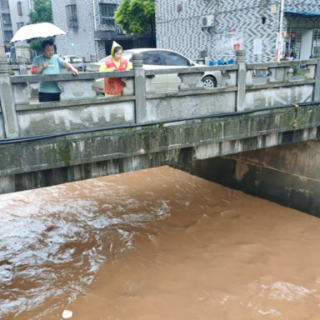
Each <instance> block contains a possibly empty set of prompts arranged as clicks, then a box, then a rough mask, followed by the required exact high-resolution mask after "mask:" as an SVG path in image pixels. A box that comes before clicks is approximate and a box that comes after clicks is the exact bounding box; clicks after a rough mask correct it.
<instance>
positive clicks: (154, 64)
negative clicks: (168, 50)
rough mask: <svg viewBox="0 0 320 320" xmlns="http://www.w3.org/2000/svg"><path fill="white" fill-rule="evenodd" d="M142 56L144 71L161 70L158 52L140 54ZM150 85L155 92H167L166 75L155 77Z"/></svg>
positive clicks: (161, 65) (151, 51)
mask: <svg viewBox="0 0 320 320" xmlns="http://www.w3.org/2000/svg"><path fill="white" fill-rule="evenodd" d="M141 53H142V55H143V67H144V68H145V69H146V70H158V69H159V70H162V69H163V64H162V60H161V56H160V54H159V51H158V50H150V51H143V52H141ZM152 84H153V85H154V87H155V90H156V91H167V90H168V75H167V74H160V75H156V76H155V78H154V79H153V80H152Z"/></svg>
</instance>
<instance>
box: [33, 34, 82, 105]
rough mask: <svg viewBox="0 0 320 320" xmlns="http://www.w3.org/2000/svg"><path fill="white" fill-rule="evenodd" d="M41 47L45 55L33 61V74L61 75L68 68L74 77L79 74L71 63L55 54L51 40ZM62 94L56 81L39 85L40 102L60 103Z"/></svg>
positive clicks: (43, 43)
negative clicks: (63, 69) (62, 70)
mask: <svg viewBox="0 0 320 320" xmlns="http://www.w3.org/2000/svg"><path fill="white" fill-rule="evenodd" d="M41 47H42V50H43V54H41V55H39V56H37V57H36V58H35V59H34V60H33V62H32V67H31V74H52V75H53V74H60V73H61V69H62V68H67V69H68V70H70V71H71V72H72V73H73V74H74V75H78V74H79V72H78V70H77V69H76V68H74V67H73V66H72V65H71V64H70V63H69V62H67V61H65V60H63V59H62V58H61V57H59V56H58V55H57V54H55V53H54V46H53V42H52V41H51V40H45V41H43V42H42V44H41ZM61 92H62V90H61V87H60V86H59V85H58V83H57V82H56V81H41V82H40V83H39V102H47V101H60V94H61Z"/></svg>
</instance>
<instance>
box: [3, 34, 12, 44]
mask: <svg viewBox="0 0 320 320" xmlns="http://www.w3.org/2000/svg"><path fill="white" fill-rule="evenodd" d="M12 37H13V33H12V31H4V42H10V40H11V39H12Z"/></svg>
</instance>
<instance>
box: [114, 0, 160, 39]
mask: <svg viewBox="0 0 320 320" xmlns="http://www.w3.org/2000/svg"><path fill="white" fill-rule="evenodd" d="M114 19H115V23H116V24H120V25H121V27H122V29H123V30H124V32H125V33H126V35H129V34H131V33H134V34H136V35H138V36H141V35H142V34H143V33H144V32H146V31H148V30H151V34H152V36H153V37H154V32H155V1H154V0H122V2H121V3H120V5H119V7H118V9H117V11H116V12H115V15H114Z"/></svg>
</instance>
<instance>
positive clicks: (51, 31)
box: [10, 22, 66, 42]
mask: <svg viewBox="0 0 320 320" xmlns="http://www.w3.org/2000/svg"><path fill="white" fill-rule="evenodd" d="M61 34H66V33H65V32H64V31H63V30H61V29H60V28H58V27H57V26H55V25H54V24H52V23H49V22H41V23H35V24H28V25H26V26H24V27H22V28H20V29H19V30H18V31H17V32H16V34H15V35H14V37H13V38H12V39H11V41H10V42H16V41H23V40H30V39H34V38H48V37H53V36H58V35H61Z"/></svg>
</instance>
